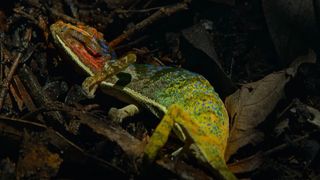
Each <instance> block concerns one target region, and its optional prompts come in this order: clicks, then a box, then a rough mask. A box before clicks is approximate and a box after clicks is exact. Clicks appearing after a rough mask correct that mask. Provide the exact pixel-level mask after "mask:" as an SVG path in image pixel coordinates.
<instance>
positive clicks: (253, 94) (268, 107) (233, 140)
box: [225, 51, 316, 159]
mask: <svg viewBox="0 0 320 180" xmlns="http://www.w3.org/2000/svg"><path fill="white" fill-rule="evenodd" d="M315 61H316V55H315V53H314V52H313V51H310V52H309V53H308V55H306V56H301V57H299V58H297V59H296V60H295V61H294V62H293V63H292V64H291V65H290V67H289V68H287V69H285V70H282V71H278V72H274V73H272V74H269V75H267V76H266V77H264V78H263V79H261V80H259V81H256V82H252V83H248V84H245V85H243V86H242V87H241V88H240V89H239V90H237V91H236V92H235V93H233V94H232V95H230V96H229V97H227V98H226V102H225V105H226V108H227V110H228V113H229V117H230V120H231V123H230V124H231V127H230V137H229V140H228V147H227V150H226V154H225V157H226V159H229V158H230V156H231V155H233V154H234V153H235V152H236V151H237V150H238V149H239V148H240V147H243V146H245V145H247V144H249V143H254V141H259V139H256V138H258V137H261V136H260V135H261V133H260V132H259V131H257V130H256V129H255V127H256V126H257V125H258V124H260V123H261V122H262V121H264V120H265V118H266V117H267V116H268V115H269V114H270V113H271V112H272V110H273V109H274V107H275V106H276V104H277V103H278V101H279V100H280V99H281V98H282V97H283V95H284V87H285V85H286V84H287V82H289V81H290V79H292V77H293V76H295V74H296V72H297V69H298V67H299V66H300V65H301V64H302V63H306V62H310V63H314V62H315Z"/></svg>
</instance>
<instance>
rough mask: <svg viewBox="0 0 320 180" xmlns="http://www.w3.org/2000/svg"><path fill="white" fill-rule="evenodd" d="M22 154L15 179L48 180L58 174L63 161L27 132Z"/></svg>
mask: <svg viewBox="0 0 320 180" xmlns="http://www.w3.org/2000/svg"><path fill="white" fill-rule="evenodd" d="M22 152H23V153H22V154H21V155H20V157H19V161H18V165H17V179H23V178H31V177H32V178H35V179H49V178H50V177H54V176H55V175H56V174H57V173H58V171H59V168H60V164H61V163H62V161H63V160H62V159H61V158H60V156H59V154H56V153H52V152H50V151H49V150H48V149H47V147H46V146H45V145H44V144H43V143H42V142H41V140H40V138H38V137H34V136H32V135H30V134H28V133H27V132H26V133H25V136H24V146H23V151H22Z"/></svg>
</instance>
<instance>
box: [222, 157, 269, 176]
mask: <svg viewBox="0 0 320 180" xmlns="http://www.w3.org/2000/svg"><path fill="white" fill-rule="evenodd" d="M262 163H263V154H262V153H257V154H255V155H252V156H250V157H248V158H245V159H242V160H240V161H238V162H234V163H231V164H228V168H229V169H230V171H232V172H233V173H245V172H250V171H253V170H255V169H256V168H258V167H259V166H260V165H261V164H262Z"/></svg>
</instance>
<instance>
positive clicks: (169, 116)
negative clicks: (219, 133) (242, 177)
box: [144, 104, 236, 180]
mask: <svg viewBox="0 0 320 180" xmlns="http://www.w3.org/2000/svg"><path fill="white" fill-rule="evenodd" d="M175 123H177V124H179V125H180V126H181V127H182V129H183V132H184V133H185V134H186V137H187V141H188V142H190V141H192V142H193V144H192V145H194V146H197V148H198V149H199V153H200V154H197V155H196V156H202V158H200V159H201V160H202V161H205V163H206V164H209V165H210V166H211V167H212V168H213V169H212V170H213V172H214V173H218V174H219V175H220V176H222V177H223V178H224V179H228V180H229V179H236V177H235V176H234V175H233V174H232V172H230V171H229V169H228V167H227V165H226V163H225V161H224V158H223V157H224V153H223V152H221V151H220V148H219V147H218V145H217V147H216V143H215V142H214V141H212V139H211V138H210V136H211V134H205V133H203V131H202V129H201V128H200V127H199V125H198V124H196V123H194V122H193V120H192V119H191V117H190V115H189V113H188V112H185V111H184V110H183V108H181V107H180V106H179V105H175V104H174V105H172V106H170V107H169V108H168V111H167V113H166V114H165V115H164V117H163V119H162V120H161V122H160V123H159V125H158V126H157V128H156V129H155V131H154V133H153V134H152V136H151V138H150V141H149V143H148V144H147V146H146V148H145V151H144V153H145V157H146V159H147V160H148V161H154V159H155V158H156V155H157V153H158V151H159V150H160V149H161V148H162V147H163V146H164V145H165V143H166V142H167V140H168V138H169V135H170V133H171V130H172V129H173V127H174V125H175ZM190 139H191V140H190ZM188 144H189V143H188ZM188 146H189V145H188Z"/></svg>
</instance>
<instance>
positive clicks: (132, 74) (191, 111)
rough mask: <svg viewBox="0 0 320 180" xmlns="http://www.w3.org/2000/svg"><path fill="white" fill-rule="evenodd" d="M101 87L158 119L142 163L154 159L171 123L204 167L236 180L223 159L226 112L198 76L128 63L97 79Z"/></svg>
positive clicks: (227, 119)
mask: <svg viewBox="0 0 320 180" xmlns="http://www.w3.org/2000/svg"><path fill="white" fill-rule="evenodd" d="M101 88H102V90H103V91H105V92H106V93H107V94H110V95H114V96H116V97H118V98H119V97H120V99H121V98H122V100H124V101H126V102H128V103H135V104H138V105H140V106H143V107H145V108H146V109H149V110H150V111H151V112H153V113H154V114H155V115H156V116H158V117H159V118H162V117H163V116H164V117H163V119H162V120H161V122H160V124H159V125H158V127H157V129H156V130H155V132H154V133H153V135H152V137H151V139H150V142H149V144H148V145H147V147H146V150H145V153H146V156H147V157H148V159H150V160H153V159H154V158H155V156H156V154H157V152H158V151H159V149H160V148H161V147H162V146H163V145H164V144H165V142H166V141H167V139H168V136H169V133H170V131H171V129H172V128H174V123H177V124H179V125H180V126H181V127H182V129H183V133H184V134H186V135H187V136H188V137H190V138H191V139H192V141H193V142H194V144H195V145H196V146H197V147H198V148H199V150H200V152H201V155H202V156H203V157H204V159H206V161H207V163H208V164H210V165H211V166H212V167H213V168H214V169H215V170H218V172H219V173H220V174H221V175H222V177H224V178H225V179H236V178H235V176H234V175H233V174H232V173H231V172H230V171H229V170H228V168H227V166H226V163H225V161H224V151H225V148H226V145H227V138H228V134H229V118H228V114H227V111H226V109H225V107H224V104H223V102H222V101H221V99H220V98H219V96H218V94H217V93H216V92H215V91H214V88H213V87H212V86H211V85H210V83H209V82H208V81H207V80H206V79H205V78H204V77H203V76H201V75H199V74H196V73H193V72H190V71H187V70H184V69H181V68H174V67H163V66H162V67H161V66H153V65H142V64H134V65H130V66H129V67H128V68H127V69H125V70H124V71H122V72H121V73H119V74H117V75H116V76H113V77H110V78H108V79H106V80H105V81H103V82H102V83H101ZM174 112H179V113H178V115H175V114H177V113H174ZM181 117H183V118H181Z"/></svg>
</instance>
